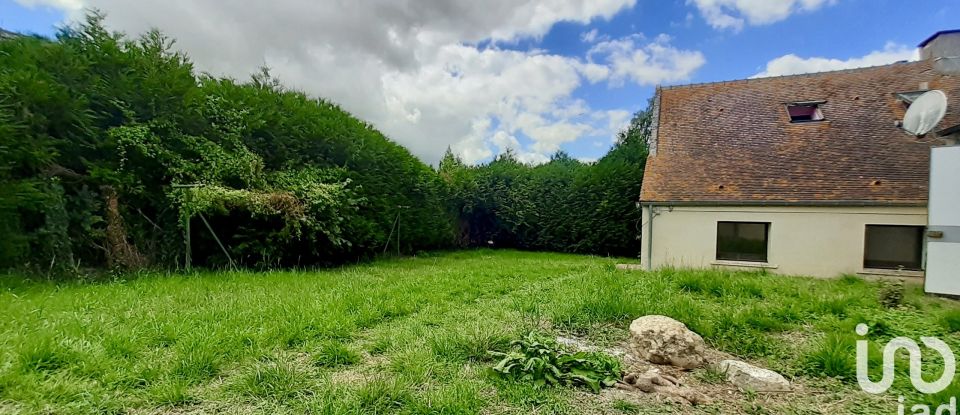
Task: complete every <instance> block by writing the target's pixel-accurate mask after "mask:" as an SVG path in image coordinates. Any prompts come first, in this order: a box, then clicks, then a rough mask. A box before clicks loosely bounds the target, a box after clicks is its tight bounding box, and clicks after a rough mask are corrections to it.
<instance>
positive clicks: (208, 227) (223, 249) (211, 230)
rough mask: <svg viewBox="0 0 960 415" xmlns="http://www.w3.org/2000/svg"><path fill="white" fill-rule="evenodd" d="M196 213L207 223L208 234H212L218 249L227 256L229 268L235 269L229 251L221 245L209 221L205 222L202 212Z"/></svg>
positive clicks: (204, 222)
mask: <svg viewBox="0 0 960 415" xmlns="http://www.w3.org/2000/svg"><path fill="white" fill-rule="evenodd" d="M198 215H200V220H202V221H203V224H204V225H207V230H208V231H210V235H213V240H214V241H217V245H220V249H221V250H222V251H223V254H224V255H226V256H227V261H229V262H230V268H233V269H237V267H236V265H234V263H233V258H231V257H230V252H227V247H225V246H223V243H222V242H220V238H218V237H217V233H216V232H214V231H213V227H212V226H210V222H207V218H206V217H204V216H203V214H202V213H198Z"/></svg>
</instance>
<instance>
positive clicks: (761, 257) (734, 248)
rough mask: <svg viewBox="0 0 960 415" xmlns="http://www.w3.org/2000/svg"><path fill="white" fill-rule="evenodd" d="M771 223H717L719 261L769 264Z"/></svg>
mask: <svg viewBox="0 0 960 415" xmlns="http://www.w3.org/2000/svg"><path fill="white" fill-rule="evenodd" d="M769 231H770V223H769V222H717V260H718V261H748V262H767V235H768V234H769Z"/></svg>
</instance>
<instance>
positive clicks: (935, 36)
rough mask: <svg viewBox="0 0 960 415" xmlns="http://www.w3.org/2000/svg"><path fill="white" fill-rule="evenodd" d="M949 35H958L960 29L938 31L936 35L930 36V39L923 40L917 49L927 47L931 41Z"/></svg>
mask: <svg viewBox="0 0 960 415" xmlns="http://www.w3.org/2000/svg"><path fill="white" fill-rule="evenodd" d="M951 33H960V29H951V30H940V31H938V32H937V33H934V34H932V35H930V37H928V38H926V39H924V40H923V42H920V44H919V45H917V47H918V48H922V47H924V46H927V44H928V43H930V42H932V41H933V39H936V38H938V37H940V35H949V34H951Z"/></svg>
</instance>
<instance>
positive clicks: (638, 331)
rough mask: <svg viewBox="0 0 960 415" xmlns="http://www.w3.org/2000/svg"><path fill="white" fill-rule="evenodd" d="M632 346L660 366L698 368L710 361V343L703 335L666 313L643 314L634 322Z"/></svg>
mask: <svg viewBox="0 0 960 415" xmlns="http://www.w3.org/2000/svg"><path fill="white" fill-rule="evenodd" d="M630 340H631V341H630V348H631V349H632V350H633V352H634V353H635V354H636V355H637V357H639V358H641V359H644V360H646V361H649V362H651V363H655V364H658V365H672V366H677V367H681V368H684V369H695V368H698V367H700V366H703V364H704V363H705V362H706V359H705V358H704V353H705V351H706V348H707V345H706V343H704V341H703V338H702V337H700V335H699V334H697V333H694V332H693V331H691V330H690V329H688V328H687V326H686V325H685V324H683V323H681V322H679V321H677V320H674V319H672V318H670V317H666V316H643V317H640V318H638V319H636V320H633V322H632V323H630Z"/></svg>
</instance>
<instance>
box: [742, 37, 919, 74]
mask: <svg viewBox="0 0 960 415" xmlns="http://www.w3.org/2000/svg"><path fill="white" fill-rule="evenodd" d="M916 59H918V56H917V50H916V49H915V48H910V47H907V46H904V45H898V44H895V43H887V44H886V46H884V48H883V50H877V51H873V52H870V53H868V54H866V55H864V56H861V57H855V58H850V59H846V60H841V59H830V58H821V57H812V58H801V57H799V56H797V55H794V54H792V53H791V54H789V55H784V56H781V57H779V58H776V59H773V60H771V61H770V62H767V66H766V68H765V69H764V70H763V72H760V73H758V74H756V75H754V76H753V77H754V78H762V77H767V76H781V75H795V74H802V73H811V72H825V71H836V70H841V69H851V68H862V67H867V66H877V65H886V64H890V63H894V62H898V61H903V60H916Z"/></svg>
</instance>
